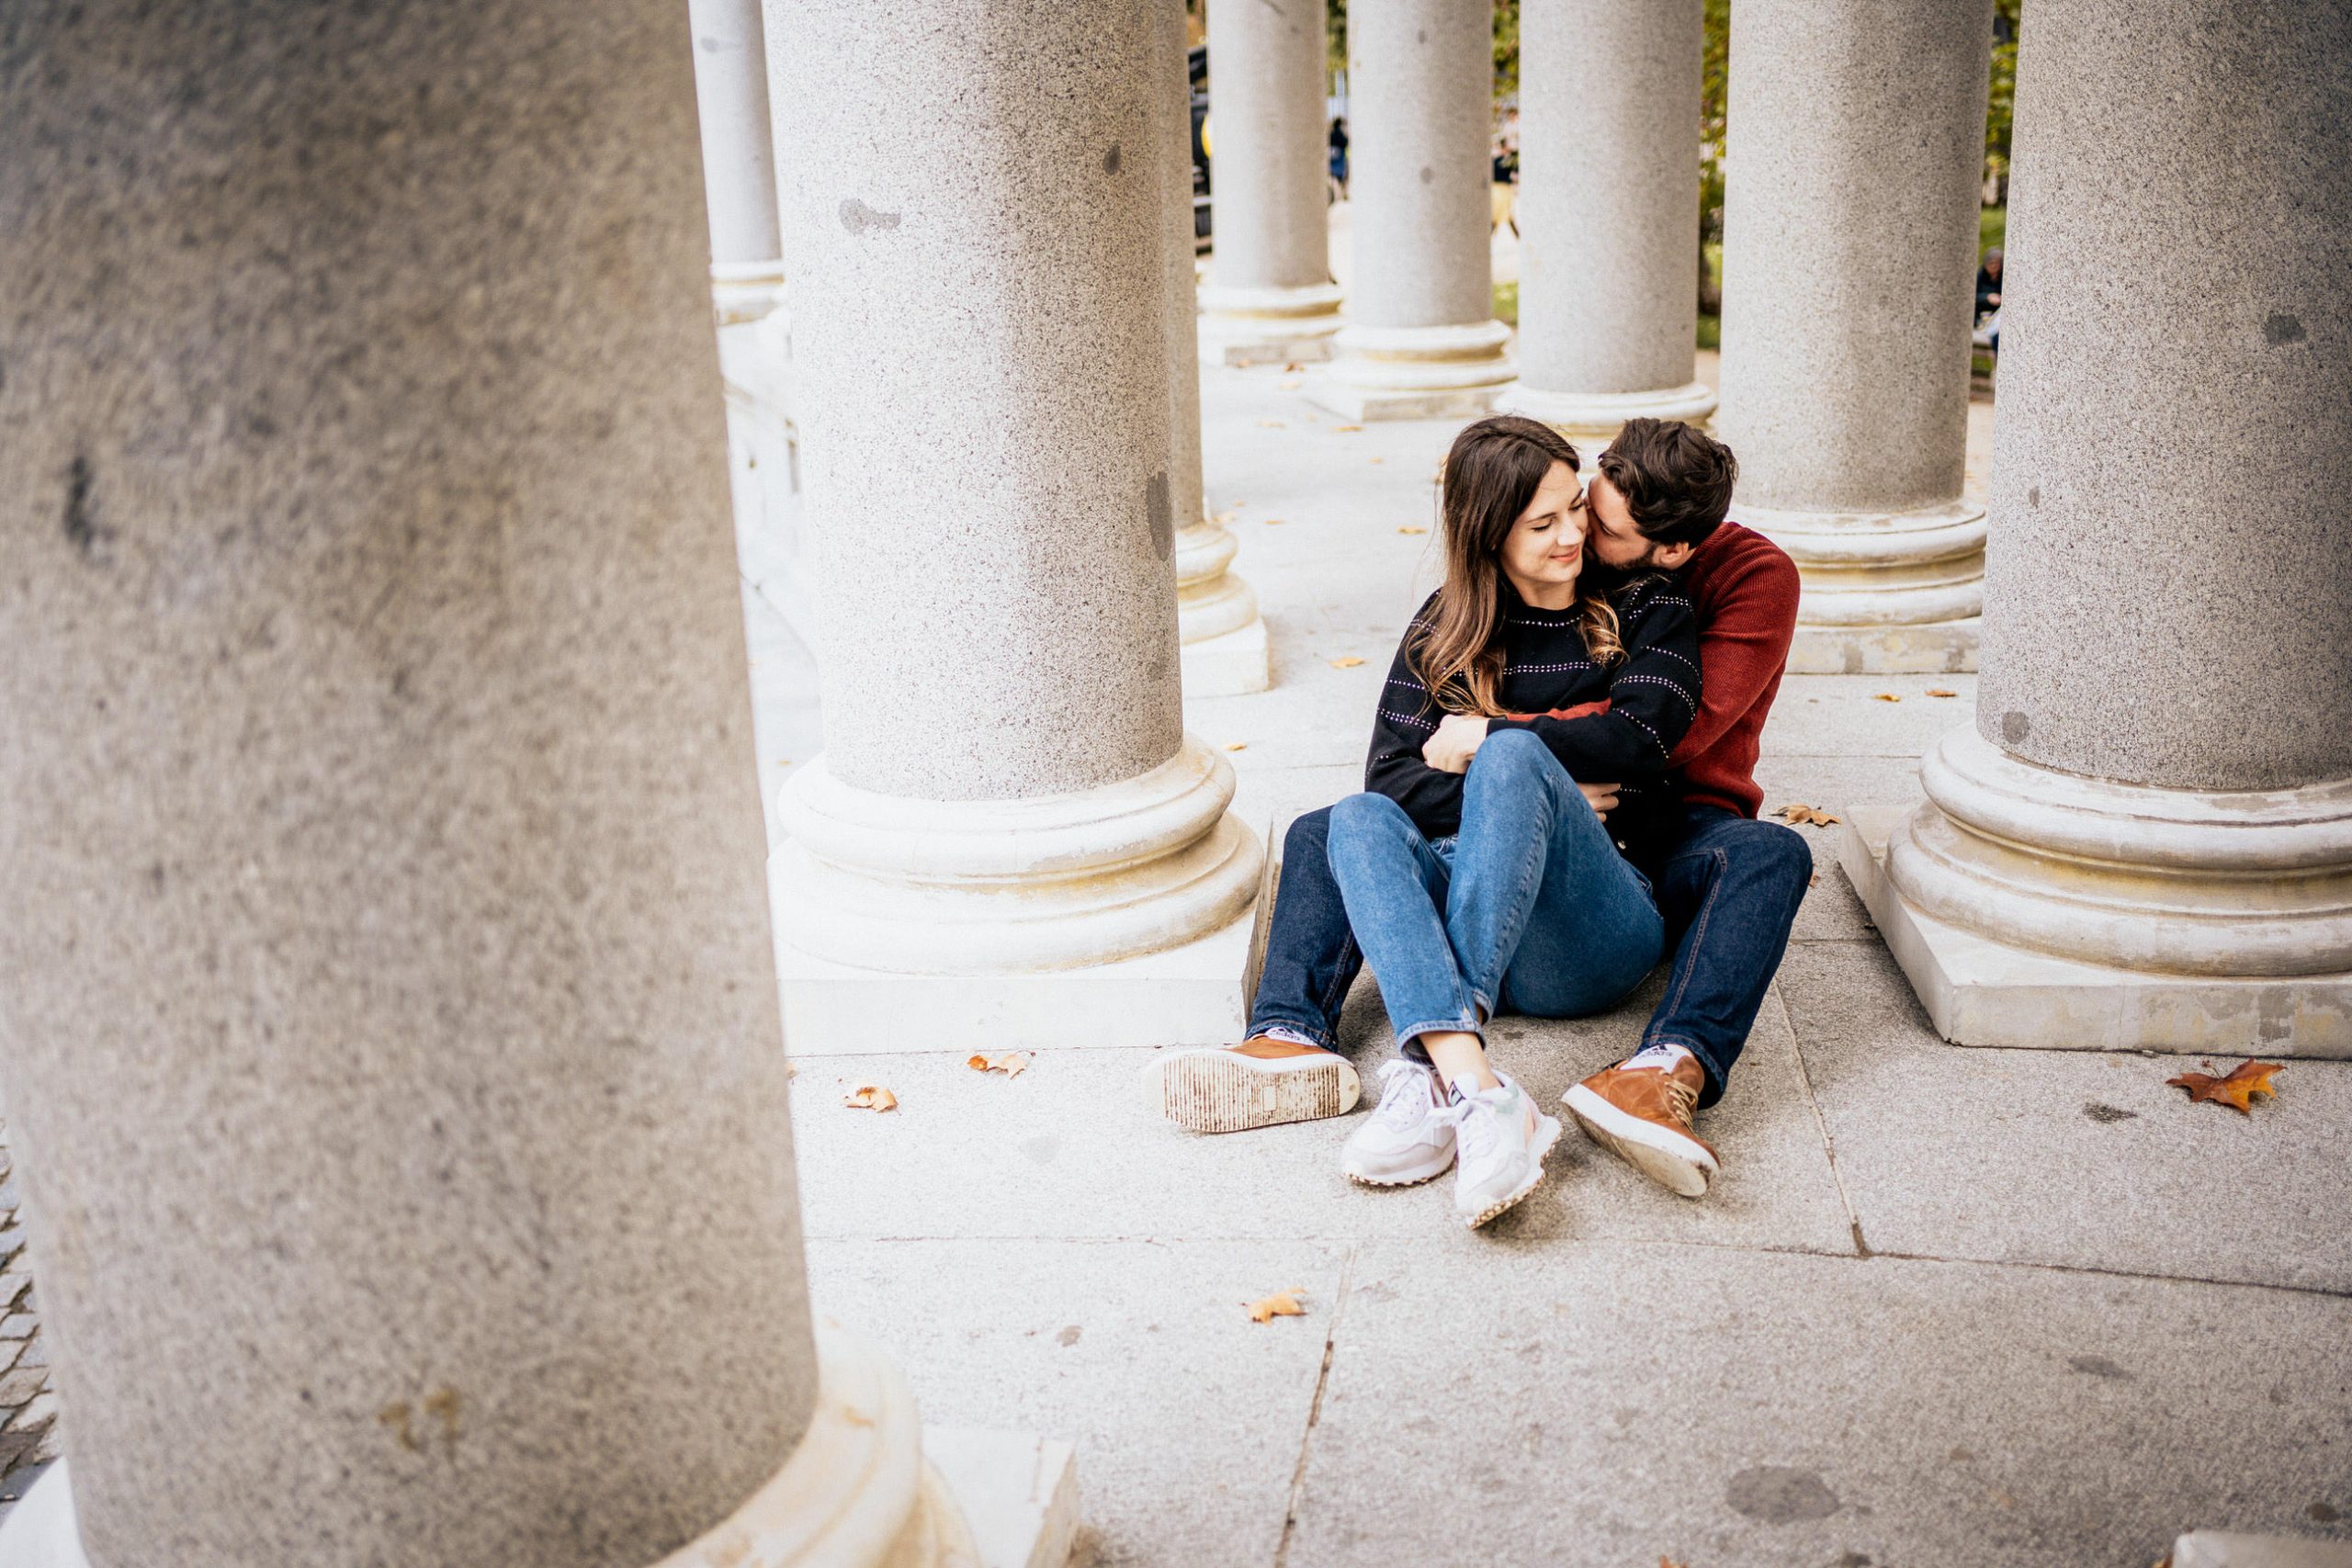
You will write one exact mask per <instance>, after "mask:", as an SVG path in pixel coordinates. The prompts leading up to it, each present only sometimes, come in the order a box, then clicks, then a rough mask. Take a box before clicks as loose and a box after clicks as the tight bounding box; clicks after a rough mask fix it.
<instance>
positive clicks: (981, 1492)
mask: <svg viewBox="0 0 2352 1568" xmlns="http://www.w3.org/2000/svg"><path fill="white" fill-rule="evenodd" d="M922 1450H923V1457H924V1458H925V1459H927V1460H929V1461H931V1467H932V1469H933V1471H935V1472H937V1473H938V1475H939V1478H940V1479H941V1480H942V1481H943V1482H944V1483H946V1485H947V1490H948V1492H949V1494H950V1495H953V1496H954V1497H955V1499H956V1506H959V1507H960V1508H962V1509H963V1511H964V1522H965V1523H966V1524H967V1526H969V1527H970V1529H971V1532H972V1540H973V1541H974V1542H975V1543H976V1544H977V1545H978V1547H979V1549H980V1561H979V1564H978V1568H1063V1564H1065V1563H1067V1562H1069V1556H1070V1549H1071V1548H1072V1547H1073V1546H1074V1545H1076V1543H1077V1540H1078V1450H1077V1449H1076V1448H1074V1447H1073V1446H1072V1445H1070V1444H1069V1443H1066V1442H1063V1441H1061V1440H1059V1439H1058V1438H1041V1437H1036V1436H1035V1435H1033V1434H1030V1433H1026V1432H999V1431H990V1430H988V1429H985V1428H982V1427H924V1428H923V1429H922Z"/></svg>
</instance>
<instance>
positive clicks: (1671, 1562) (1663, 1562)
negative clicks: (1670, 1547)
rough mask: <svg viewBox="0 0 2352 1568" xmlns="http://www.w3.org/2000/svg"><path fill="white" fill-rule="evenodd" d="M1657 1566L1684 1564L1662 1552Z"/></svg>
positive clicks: (1672, 1567)
mask: <svg viewBox="0 0 2352 1568" xmlns="http://www.w3.org/2000/svg"><path fill="white" fill-rule="evenodd" d="M1657 1568H1682V1564H1681V1563H1679V1562H1676V1561H1675V1560H1674V1559H1673V1558H1671V1557H1668V1556H1666V1555H1664V1554H1663V1553H1661V1554H1660V1555H1659V1557H1658V1560H1657Z"/></svg>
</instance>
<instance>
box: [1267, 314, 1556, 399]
mask: <svg viewBox="0 0 2352 1568" xmlns="http://www.w3.org/2000/svg"><path fill="white" fill-rule="evenodd" d="M1509 344H1510V328H1509V327H1507V326H1505V325H1503V324H1502V323H1501V322H1500V321H1473V322H1469V323H1467V324H1464V325H1461V326H1445V327H1361V326H1350V327H1346V328H1343V329H1341V331H1340V335H1339V338H1338V340H1337V348H1338V356H1337V358H1335V359H1334V360H1333V362H1332V363H1331V364H1330V365H1329V367H1326V368H1324V369H1321V370H1317V371H1315V372H1314V373H1313V374H1312V375H1310V376H1309V377H1308V378H1307V382H1306V389H1305V390H1306V397H1307V400H1309V401H1310V402H1312V403H1314V404H1315V405H1316V406H1317V407H1318V408H1322V409H1328V410H1329V411H1330V412H1333V413H1336V414H1339V415H1340V416H1342V417H1343V418H1347V419H1351V420H1354V421H1356V422H1357V423H1369V422H1371V421H1374V420H1391V419H1454V418H1468V417H1475V416H1476V415H1478V414H1482V413H1485V412H1487V411H1488V410H1490V409H1492V408H1493V407H1494V404H1495V399H1496V397H1497V395H1498V393H1500V392H1501V390H1502V389H1503V388H1505V387H1506V386H1508V385H1510V382H1511V380H1512V378H1515V377H1516V376H1517V375H1518V374H1519V370H1518V367H1516V366H1514V365H1513V364H1512V363H1511V361H1510V355H1508V354H1506V353H1505V352H1504V351H1505V349H1506V347H1507V346H1508V345H1509Z"/></svg>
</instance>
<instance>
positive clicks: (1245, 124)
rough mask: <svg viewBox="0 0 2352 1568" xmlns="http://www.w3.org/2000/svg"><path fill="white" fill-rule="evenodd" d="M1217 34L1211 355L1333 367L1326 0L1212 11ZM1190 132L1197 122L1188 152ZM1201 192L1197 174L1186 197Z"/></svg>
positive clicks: (1336, 315)
mask: <svg viewBox="0 0 2352 1568" xmlns="http://www.w3.org/2000/svg"><path fill="white" fill-rule="evenodd" d="M1208 28H1209V134H1210V139H1211V142H1212V147H1211V150H1210V158H1209V211H1210V225H1209V226H1210V231H1211V239H1212V242H1213V246H1214V248H1213V250H1212V251H1211V254H1210V258H1209V276H1208V281H1207V283H1206V285H1205V286H1204V288H1202V290H1201V306H1202V309H1203V310H1204V311H1205V312H1206V316H1205V318H1204V320H1203V321H1202V322H1201V335H1200V348H1199V352H1200V355H1201V357H1202V358H1203V359H1204V360H1206V361H1207V362H1208V363H1210V364H1213V365H1250V364H1259V363H1275V364H1280V363H1283V362H1285V361H1289V360H1316V359H1328V358H1329V357H1330V353H1331V334H1332V333H1335V332H1337V331H1338V330H1339V327H1340V288H1339V285H1337V284H1335V283H1333V282H1332V281H1331V220H1330V197H1329V184H1328V181H1329V172H1328V161H1327V152H1326V149H1327V147H1328V145H1329V142H1328V141H1327V128H1326V127H1325V124H1324V120H1323V106H1324V92H1323V82H1324V76H1325V70H1324V51H1325V46H1324V0H1286V3H1285V4H1283V5H1282V6H1267V5H1261V4H1258V3H1257V0H1242V3H1240V4H1227V5H1223V6H1210V7H1209V15H1208ZM1191 134H1192V127H1191V124H1190V118H1189V115H1188V117H1187V123H1186V126H1185V136H1186V146H1187V148H1188V149H1189V148H1190V145H1191ZM1191 188H1192V187H1191V183H1190V173H1189V170H1188V171H1187V178H1186V186H1185V189H1186V193H1187V200H1188V201H1189V199H1190V192H1191ZM1186 232H1187V233H1189V232H1190V227H1189V215H1188V227H1187V230H1186Z"/></svg>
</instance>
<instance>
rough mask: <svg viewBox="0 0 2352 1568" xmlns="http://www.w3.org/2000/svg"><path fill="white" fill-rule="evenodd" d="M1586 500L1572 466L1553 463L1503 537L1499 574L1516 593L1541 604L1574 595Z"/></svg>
mask: <svg viewBox="0 0 2352 1568" xmlns="http://www.w3.org/2000/svg"><path fill="white" fill-rule="evenodd" d="M1584 531H1585V501H1584V489H1583V487H1582V486H1581V485H1580V484H1579V483H1578V482H1577V471H1576V470H1575V469H1574V468H1569V467H1568V466H1567V465H1566V463H1555V464H1553V465H1552V471H1551V472H1550V473H1548V474H1545V475H1544V482H1543V483H1542V484H1540V485H1537V486H1536V487H1535V494H1534V496H1533V498H1532V499H1531V500H1530V501H1529V502H1528V503H1527V510H1526V511H1524V512H1522V513H1520V514H1519V521H1517V522H1516V523H1513V524H1512V525H1510V535H1509V536H1506V537H1505V538H1504V540H1503V547H1502V568H1503V575H1504V576H1505V577H1507V578H1509V579H1510V585H1511V586H1512V587H1513V588H1516V589H1518V590H1519V596H1520V597H1521V599H1524V600H1526V601H1527V602H1528V603H1529V604H1533V605H1536V606H1538V607H1539V608H1542V609H1547V610H1564V609H1566V608H1567V606H1568V605H1569V604H1572V603H1573V602H1574V601H1575V598H1576V590H1577V577H1578V576H1579V575H1580V574H1581V573H1582V572H1583V570H1584Z"/></svg>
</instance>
